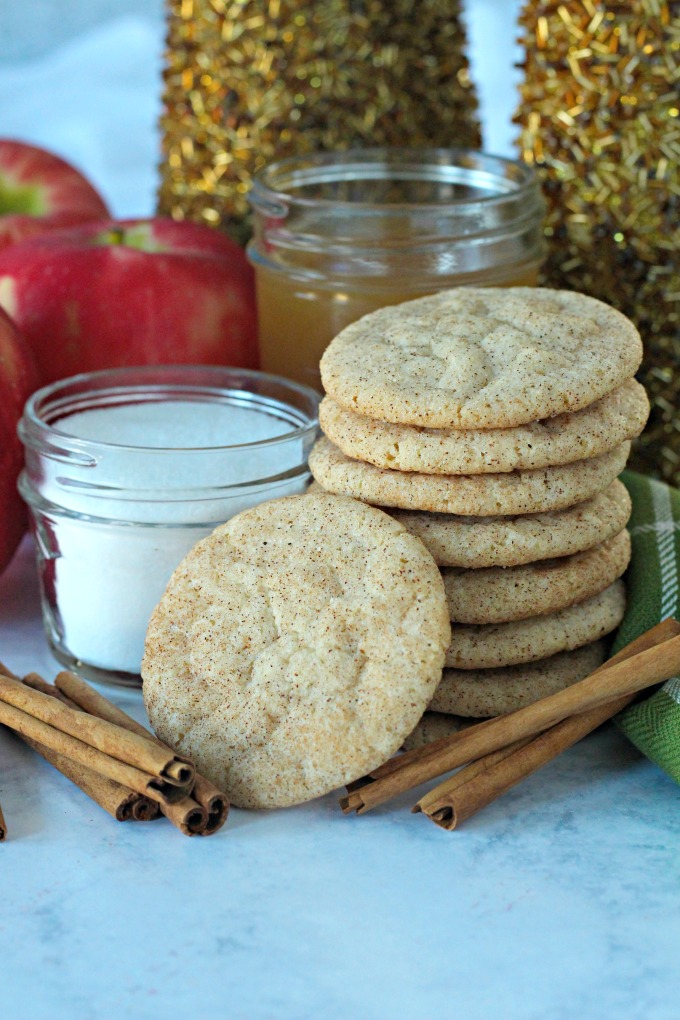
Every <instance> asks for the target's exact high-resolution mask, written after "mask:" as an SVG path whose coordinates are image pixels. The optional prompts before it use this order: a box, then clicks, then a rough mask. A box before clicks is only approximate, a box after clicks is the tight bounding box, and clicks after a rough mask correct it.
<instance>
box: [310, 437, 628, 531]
mask: <svg viewBox="0 0 680 1020" xmlns="http://www.w3.org/2000/svg"><path fill="white" fill-rule="evenodd" d="M629 451H630V443H621V445H620V446H617V447H616V448H615V449H614V450H611V451H610V452H609V453H603V454H601V455H600V456H599V457H590V458H588V459H587V460H577V461H574V463H573V464H562V465H560V466H558V467H548V468H541V469H539V470H537V471H510V472H508V473H504V474H493V475H426V474H420V473H418V472H416V471H391V470H389V469H387V468H379V467H375V466H374V465H373V464H365V463H364V462H363V461H360V460H352V459H351V458H350V457H346V456H345V454H344V453H343V452H342V451H341V450H339V449H338V447H337V446H335V445H334V444H333V443H331V441H330V440H329V439H326V438H325V437H324V438H322V439H319V441H318V442H317V443H316V445H315V446H314V448H313V450H312V452H311V454H310V456H309V467H310V470H311V472H312V474H313V475H314V478H315V479H316V480H317V482H320V483H321V485H322V486H323V487H324V489H327V490H328V491H329V492H337V493H344V494H345V495H348V496H354V498H355V499H360V500H362V501H363V502H365V503H371V504H374V505H376V504H377V505H378V506H386V507H399V508H401V509H403V510H428V511H434V512H436V513H447V514H461V515H466V514H470V515H471V516H474V517H480V516H488V515H495V514H532V513H544V512H545V511H548V510H562V509H564V508H565V507H568V506H572V505H573V504H574V503H580V502H582V501H583V500H584V499H590V498H591V497H592V496H594V495H595V493H597V492H601V491H602V490H603V489H606V488H607V487H608V486H609V485H611V483H612V482H613V481H614V479H615V478H616V476H617V475H618V474H619V473H620V472H621V471H622V470H623V468H624V467H625V465H626V460H627V458H628V453H629Z"/></svg>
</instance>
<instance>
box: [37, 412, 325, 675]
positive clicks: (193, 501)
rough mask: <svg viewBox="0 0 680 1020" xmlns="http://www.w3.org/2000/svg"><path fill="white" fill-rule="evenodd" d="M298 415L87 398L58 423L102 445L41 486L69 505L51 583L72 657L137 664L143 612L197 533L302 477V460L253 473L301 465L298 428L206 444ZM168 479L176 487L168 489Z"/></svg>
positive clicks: (119, 666) (277, 427)
mask: <svg viewBox="0 0 680 1020" xmlns="http://www.w3.org/2000/svg"><path fill="white" fill-rule="evenodd" d="M297 425H298V422H297V421H296V420H295V419H291V418H290V417H286V416H283V417H281V416H278V415H277V414H276V412H274V413H271V414H270V413H267V412H266V411H265V410H263V409H262V408H261V407H248V406H246V405H240V404H239V403H218V402H195V401H181V400H178V401H161V402H145V403H139V404H132V405H130V404H128V405H120V406H108V407H105V408H97V409H94V410H88V411H82V412H77V413H76V414H73V415H70V416H68V417H66V418H63V419H61V420H60V421H59V422H57V423H56V428H57V429H58V430H59V431H60V432H63V433H68V434H69V435H70V436H76V437H78V438H81V439H83V440H93V441H95V442H97V443H102V444H112V445H107V446H100V447H97V448H95V449H96V457H97V461H98V463H97V466H96V468H95V469H94V470H92V471H88V469H87V468H85V469H82V470H81V469H78V468H75V469H74V470H72V471H71V470H69V469H66V471H64V470H63V467H61V466H60V467H58V468H57V469H56V470H55V473H54V476H53V477H52V478H51V479H50V481H49V484H48V485H47V486H46V489H45V490H43V491H44V494H45V495H46V497H47V498H48V499H51V500H53V502H54V503H55V504H56V505H57V506H60V507H64V508H66V509H67V511H68V516H61V515H57V516H56V517H55V535H56V543H57V546H58V554H57V557H56V559H55V585H56V594H57V605H58V611H59V616H60V618H61V626H62V642H63V645H64V646H65V647H66V648H67V649H68V651H69V652H70V653H71V654H72V655H73V656H75V657H76V658H77V659H80V660H82V661H83V662H86V663H89V664H90V665H93V666H97V667H99V668H100V669H110V670H120V671H125V672H129V673H133V674H136V673H138V672H139V668H140V663H141V659H142V653H143V646H144V636H145V632H146V626H147V622H148V619H149V617H150V615H151V613H152V611H153V609H154V607H155V606H156V604H157V602H158V601H159V600H160V597H161V595H162V594H163V591H164V590H165V586H166V584H167V582H168V580H169V579H170V575H171V574H172V571H173V570H174V569H175V567H176V566H177V565H178V563H179V562H180V561H181V560H182V559H183V557H184V556H185V554H186V553H187V552H188V550H189V549H190V548H191V547H192V546H193V545H194V544H195V542H197V541H198V540H199V539H200V538H203V537H204V536H205V535H206V534H209V533H210V532H211V531H212V530H213V529H214V528H215V527H216V526H217V524H219V523H222V522H223V521H226V520H228V519H229V518H230V517H232V516H234V515H235V514H237V513H239V512H240V511H241V510H244V509H246V508H247V507H249V506H253V505H254V504H256V503H259V502H262V501H263V500H265V499H272V498H275V497H278V496H287V495H290V494H292V493H296V492H301V491H302V490H303V489H304V488H305V485H306V481H307V476H306V475H305V474H304V473H303V472H301V471H297V472H296V473H295V474H294V476H293V477H284V478H280V477H279V479H278V480H276V481H271V482H269V483H268V484H266V485H260V484H257V483H258V482H259V481H260V480H261V479H267V478H272V477H273V476H280V475H282V474H284V473H285V472H289V471H292V470H294V469H296V468H299V467H300V466H301V465H302V464H303V462H304V459H305V457H304V449H303V441H302V439H301V438H300V439H296V440H295V441H292V442H288V443H287V444H285V446H284V447H281V446H280V445H278V444H273V445H266V444H265V445H263V446H262V447H261V448H259V449H258V448H255V449H253V448H252V447H245V448H244V449H243V451H238V450H234V449H233V448H232V449H229V450H225V451H222V452H219V451H217V450H215V449H212V450H209V449H204V448H210V447H213V448H214V447H220V446H227V447H234V446H238V445H239V444H246V443H253V442H257V441H261V440H267V439H273V438H275V437H277V436H282V435H285V434H288V433H290V432H293V431H294V429H295V428H296V426H297ZM150 448H151V449H152V450H153V451H157V452H151V453H150V452H149V450H150ZM66 474H68V476H69V482H68V484H64V478H63V476H64V475H66ZM90 475H91V481H90ZM74 478H76V484H73V479H74ZM92 483H94V485H96V486H101V487H102V488H101V489H99V490H97V489H96V488H92ZM223 486H233V488H232V489H231V490H229V491H228V492H226V493H225V492H224V490H223V489H222V487H223ZM112 487H113V488H112ZM168 489H169V490H179V491H177V492H176V493H173V492H171V494H170V498H168V495H167V490H168ZM154 490H156V491H154ZM157 490H163V494H162V495H161V493H159V492H158V491H157ZM209 490H212V491H209ZM208 497H210V498H208Z"/></svg>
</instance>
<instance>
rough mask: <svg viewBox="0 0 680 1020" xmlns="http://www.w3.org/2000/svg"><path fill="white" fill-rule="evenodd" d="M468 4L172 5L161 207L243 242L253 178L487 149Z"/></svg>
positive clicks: (444, 0)
mask: <svg viewBox="0 0 680 1020" xmlns="http://www.w3.org/2000/svg"><path fill="white" fill-rule="evenodd" d="M460 8H461V4H460V0H418V2H417V3H414V2H413V0H306V2H304V0H303V2H301V0H170V2H169V4H168V48H167V55H166V62H165V71H164V80H165V88H164V95H163V100H164V111H163V114H162V118H161V131H162V138H163V152H164V161H163V164H162V166H161V188H160V194H159V211H160V212H161V213H164V214H166V215H170V216H173V217H175V218H176V219H184V218H186V219H192V220H196V221H198V222H203V223H208V224H211V225H214V226H224V227H225V228H226V229H228V230H229V231H230V232H231V233H232V234H234V235H236V236H239V237H240V238H241V239H242V238H243V235H244V233H246V232H247V220H248V215H249V210H248V200H247V194H248V190H249V187H250V181H251V178H252V175H253V174H254V173H255V172H257V171H258V170H259V169H261V168H262V167H263V166H265V165H266V164H268V163H271V162H272V161H274V160H276V159H280V158H282V157H284V156H287V155H292V154H294V153H304V152H312V151H315V150H318V149H326V150H332V149H344V148H347V147H348V146H350V145H391V146H396V145H426V144H427V145H441V146H446V147H450V146H461V147H463V148H479V145H480V134H479V125H478V122H477V119H476V114H475V111H476V107H477V101H476V97H475V92H474V88H473V86H472V83H471V81H470V77H469V68H468V63H467V59H466V57H465V53H464V49H465V36H464V32H463V28H462V25H461V21H460V18H459V16H460Z"/></svg>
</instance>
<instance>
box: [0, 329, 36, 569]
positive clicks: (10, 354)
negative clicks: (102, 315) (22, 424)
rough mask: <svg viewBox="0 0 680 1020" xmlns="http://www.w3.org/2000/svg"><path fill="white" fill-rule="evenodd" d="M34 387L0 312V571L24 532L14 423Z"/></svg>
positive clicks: (32, 373)
mask: <svg viewBox="0 0 680 1020" xmlns="http://www.w3.org/2000/svg"><path fill="white" fill-rule="evenodd" d="M36 385H37V378H36V370H35V366H34V364H33V359H32V357H31V353H30V351H29V349H28V347H27V345H26V343H25V342H24V340H23V339H22V337H21V336H20V334H19V331H18V330H17V329H16V327H15V326H14V324H13V323H12V321H11V320H10V319H9V318H8V317H7V316H6V315H5V313H4V312H1V311H0V572H1V571H2V570H4V568H5V567H6V566H7V564H8V563H9V561H10V560H11V558H12V556H13V554H14V550H15V549H16V547H17V545H18V544H19V541H20V539H21V536H22V535H23V533H24V531H25V530H26V508H25V506H24V504H23V502H22V500H21V498H20V496H19V493H18V492H17V478H18V476H19V472H20V471H21V468H22V466H23V463H24V455H23V448H22V446H21V443H20V442H19V438H18V436H17V422H18V421H19V418H20V417H21V413H22V411H23V407H24V402H25V401H26V399H27V398H28V397H29V396H30V394H31V393H32V392H33V390H34V389H35V387H36Z"/></svg>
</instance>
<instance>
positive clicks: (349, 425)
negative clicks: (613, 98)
mask: <svg viewBox="0 0 680 1020" xmlns="http://www.w3.org/2000/svg"><path fill="white" fill-rule="evenodd" d="M648 415H649V401H648V399H647V394H646V393H645V390H644V387H643V386H641V385H640V383H638V382H636V381H635V379H628V380H627V381H626V382H625V383H623V385H622V386H619V387H618V388H617V389H615V390H613V391H612V392H611V393H607V394H606V395H605V396H604V397H601V398H600V399H599V400H597V401H595V403H594V404H590V405H589V406H588V407H584V408H583V410H581V411H574V412H573V413H567V414H558V415H556V416H555V417H554V418H546V419H544V420H543V421H535V422H530V423H529V424H527V425H518V426H517V427H516V428H512V429H464V430H460V429H425V428H416V427H415V426H413V425H395V424H390V423H389V422H383V421H376V420H375V419H374V418H367V417H366V416H365V415H360V414H356V413H355V412H353V411H348V410H346V409H345V408H344V407H341V406H340V404H337V403H336V402H335V401H334V400H332V399H331V398H330V397H325V398H324V399H323V400H322V402H321V406H320V408H319V421H320V423H321V427H322V429H323V431H324V432H325V434H326V435H327V436H328V438H329V439H330V440H331V442H333V443H335V445H336V446H337V447H339V448H340V449H341V450H342V452H343V453H345V454H346V455H347V456H348V457H353V458H355V459H356V460H363V461H366V463H368V464H375V466H376V467H382V468H391V469H392V470H396V471H419V472H421V473H423V474H442V475H445V474H450V475H478V474H491V473H496V472H503V471H516V470H517V469H518V468H521V469H526V470H535V469H537V468H544V467H554V466H555V465H556V464H570V463H571V462H572V461H575V460H585V459H586V458H587V457H599V456H600V454H602V453H606V452H607V451H608V450H612V449H614V447H615V446H618V445H619V444H620V443H623V442H625V440H627V439H634V438H635V437H636V436H639V435H640V433H641V432H642V430H643V428H644V427H645V422H646V421H647V417H648Z"/></svg>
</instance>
